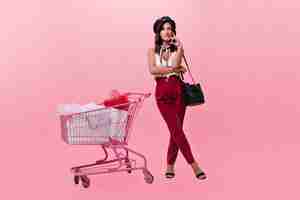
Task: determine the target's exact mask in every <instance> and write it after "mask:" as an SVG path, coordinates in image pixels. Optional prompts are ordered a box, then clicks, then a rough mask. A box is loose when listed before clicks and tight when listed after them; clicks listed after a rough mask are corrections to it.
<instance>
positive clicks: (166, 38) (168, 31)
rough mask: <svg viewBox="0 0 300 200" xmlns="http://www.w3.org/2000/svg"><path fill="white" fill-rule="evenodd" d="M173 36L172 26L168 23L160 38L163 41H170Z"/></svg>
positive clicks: (165, 24)
mask: <svg viewBox="0 0 300 200" xmlns="http://www.w3.org/2000/svg"><path fill="white" fill-rule="evenodd" d="M172 36H173V31H172V29H171V24H169V23H168V22H166V23H164V25H163V28H162V30H161V31H160V37H161V39H162V40H163V41H166V42H168V41H170V40H171V39H172Z"/></svg>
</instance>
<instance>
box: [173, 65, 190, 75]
mask: <svg viewBox="0 0 300 200" xmlns="http://www.w3.org/2000/svg"><path fill="white" fill-rule="evenodd" d="M173 71H174V72H176V73H180V72H183V73H185V72H186V71H187V70H186V68H185V67H184V66H183V65H179V66H177V67H173Z"/></svg>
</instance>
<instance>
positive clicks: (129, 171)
mask: <svg viewBox="0 0 300 200" xmlns="http://www.w3.org/2000/svg"><path fill="white" fill-rule="evenodd" d="M126 167H127V168H128V169H129V170H127V172H128V174H131V172H132V170H131V164H128V165H126Z"/></svg>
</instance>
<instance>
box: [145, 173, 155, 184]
mask: <svg viewBox="0 0 300 200" xmlns="http://www.w3.org/2000/svg"><path fill="white" fill-rule="evenodd" d="M143 173H144V179H145V181H146V183H149V184H151V183H153V181H154V177H153V175H152V174H151V173H150V172H149V171H148V170H146V169H145V170H143Z"/></svg>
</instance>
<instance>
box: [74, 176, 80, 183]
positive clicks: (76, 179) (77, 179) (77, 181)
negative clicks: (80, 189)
mask: <svg viewBox="0 0 300 200" xmlns="http://www.w3.org/2000/svg"><path fill="white" fill-rule="evenodd" d="M74 183H75V184H76V185H77V184H78V183H79V176H74Z"/></svg>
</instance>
